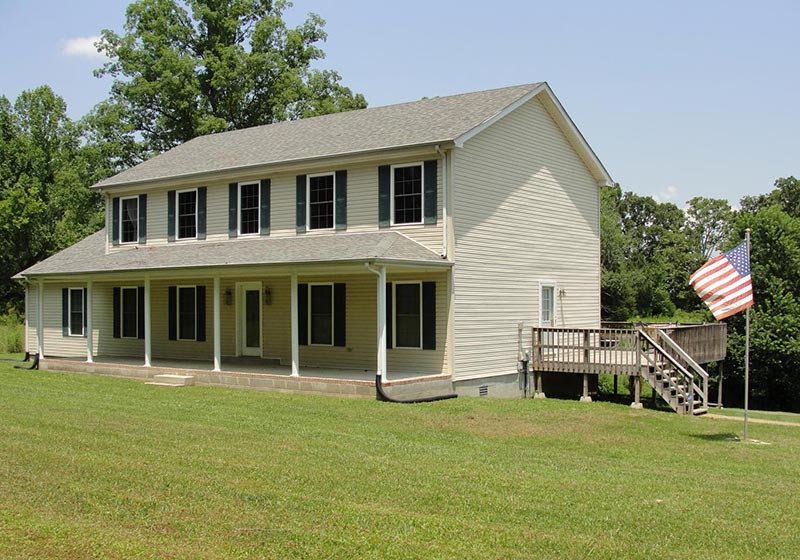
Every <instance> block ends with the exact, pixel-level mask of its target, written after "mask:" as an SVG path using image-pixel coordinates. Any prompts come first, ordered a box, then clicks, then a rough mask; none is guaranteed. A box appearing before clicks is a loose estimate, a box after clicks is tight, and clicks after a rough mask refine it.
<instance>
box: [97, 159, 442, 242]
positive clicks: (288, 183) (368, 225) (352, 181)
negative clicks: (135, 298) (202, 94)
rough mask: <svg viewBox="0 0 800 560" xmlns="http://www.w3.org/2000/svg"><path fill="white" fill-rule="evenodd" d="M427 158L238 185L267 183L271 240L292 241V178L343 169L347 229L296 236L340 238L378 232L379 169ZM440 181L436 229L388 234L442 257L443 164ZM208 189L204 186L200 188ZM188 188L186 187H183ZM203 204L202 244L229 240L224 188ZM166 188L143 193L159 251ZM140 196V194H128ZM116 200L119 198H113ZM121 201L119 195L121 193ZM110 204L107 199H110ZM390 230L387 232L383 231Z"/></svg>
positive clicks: (213, 188)
mask: <svg viewBox="0 0 800 560" xmlns="http://www.w3.org/2000/svg"><path fill="white" fill-rule="evenodd" d="M424 159H434V158H433V157H432V156H429V157H426V158H419V157H416V158H407V157H406V158H397V157H391V156H387V157H386V158H383V159H376V160H375V162H374V163H369V164H364V163H359V164H350V165H340V166H337V165H333V166H331V167H326V168H309V170H308V171H307V172H306V171H303V172H298V173H281V174H276V175H270V174H269V173H265V174H263V175H262V176H253V175H248V176H242V177H240V178H239V179H238V180H239V181H240V182H252V181H258V180H259V179H265V178H269V179H270V180H271V197H270V198H271V200H270V237H292V236H295V235H297V230H296V208H297V207H296V192H297V191H296V176H297V175H299V174H310V173H324V172H327V171H337V170H342V169H346V170H347V229H346V230H325V231H318V232H305V233H302V234H300V235H330V234H339V233H345V232H349V233H353V232H369V231H378V230H379V229H380V228H379V227H378V166H380V165H390V164H398V163H412V162H421V161H423V160H424ZM437 178H438V188H437V194H438V202H437V208H438V218H437V223H436V224H429V225H409V226H394V227H392V228H391V229H393V230H395V231H400V232H402V233H403V234H405V235H407V236H408V237H410V238H411V239H414V240H415V241H417V242H419V243H421V244H423V245H425V246H426V247H428V248H429V249H431V250H432V251H435V252H437V253H441V252H442V169H441V162H440V165H439V169H438V172H437ZM202 184H203V185H206V183H202ZM186 188H190V187H186ZM207 188H208V190H207V202H206V240H205V242H218V241H229V237H228V183H227V182H226V183H219V182H216V183H208V184H207ZM168 190H172V189H168V188H159V189H154V190H148V191H147V245H148V246H151V245H152V246H163V245H166V244H167V243H168V241H167V192H168ZM128 194H138V193H126V195H128ZM115 196H117V194H115ZM119 196H122V194H121V193H120V194H119ZM108 204H109V205H111V198H110V197H109V199H108ZM107 220H109V221H108V227H109V230H110V229H111V222H110V220H111V212H110V211H107ZM387 230H388V228H387ZM255 239H263V237H260V236H254V237H247V238H242V239H239V238H236V239H233V240H230V241H232V242H242V243H245V242H251V241H253V240H255ZM203 242H204V241H199V240H198V241H196V240H186V241H176V242H175V243H203ZM134 247H135V246H131V245H127V246H116V247H112V248H110V251H112V252H114V251H128V250H135V249H134Z"/></svg>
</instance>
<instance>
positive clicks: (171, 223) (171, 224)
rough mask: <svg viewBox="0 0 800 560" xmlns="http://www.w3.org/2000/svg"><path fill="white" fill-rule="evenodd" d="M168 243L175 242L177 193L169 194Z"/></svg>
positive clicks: (171, 192)
mask: <svg viewBox="0 0 800 560" xmlns="http://www.w3.org/2000/svg"><path fill="white" fill-rule="evenodd" d="M167 241H175V191H168V192H167Z"/></svg>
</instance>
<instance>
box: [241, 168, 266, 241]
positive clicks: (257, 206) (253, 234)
mask: <svg viewBox="0 0 800 560" xmlns="http://www.w3.org/2000/svg"><path fill="white" fill-rule="evenodd" d="M249 185H255V186H256V187H257V188H256V192H257V193H258V204H257V205H256V211H257V212H256V214H257V215H258V227H257V228H256V231H255V232H254V233H242V187H245V186H249ZM236 221H237V226H236V233H237V235H238V236H239V237H256V236H259V235H261V183H260V182H259V181H243V182H241V183H239V188H238V191H237V195H236Z"/></svg>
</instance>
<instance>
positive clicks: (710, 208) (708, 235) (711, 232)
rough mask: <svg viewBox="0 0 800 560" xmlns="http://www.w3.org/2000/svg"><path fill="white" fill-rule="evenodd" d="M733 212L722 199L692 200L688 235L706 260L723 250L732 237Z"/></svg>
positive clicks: (688, 209) (689, 208) (687, 227)
mask: <svg viewBox="0 0 800 560" xmlns="http://www.w3.org/2000/svg"><path fill="white" fill-rule="evenodd" d="M732 219H733V210H732V209H731V205H730V203H728V201H727V200H724V199H721V198H705V197H702V196H696V197H694V198H692V199H691V200H690V201H689V203H688V205H687V208H686V234H687V236H688V237H689V242H690V243H691V244H692V246H693V248H694V249H695V251H697V252H698V253H700V254H701V255H702V256H703V257H704V258H705V259H709V258H710V257H711V255H713V254H714V253H715V252H717V251H719V250H721V248H722V244H723V243H725V242H726V241H727V240H728V238H729V237H730V230H731V226H732V225H733V224H732Z"/></svg>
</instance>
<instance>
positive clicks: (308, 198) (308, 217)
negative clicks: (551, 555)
mask: <svg viewBox="0 0 800 560" xmlns="http://www.w3.org/2000/svg"><path fill="white" fill-rule="evenodd" d="M312 177H333V225H332V226H331V227H329V228H312V227H311V179H312ZM335 229H336V173H335V172H333V171H328V172H326V173H313V174H311V175H306V230H308V231H333V230H335Z"/></svg>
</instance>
